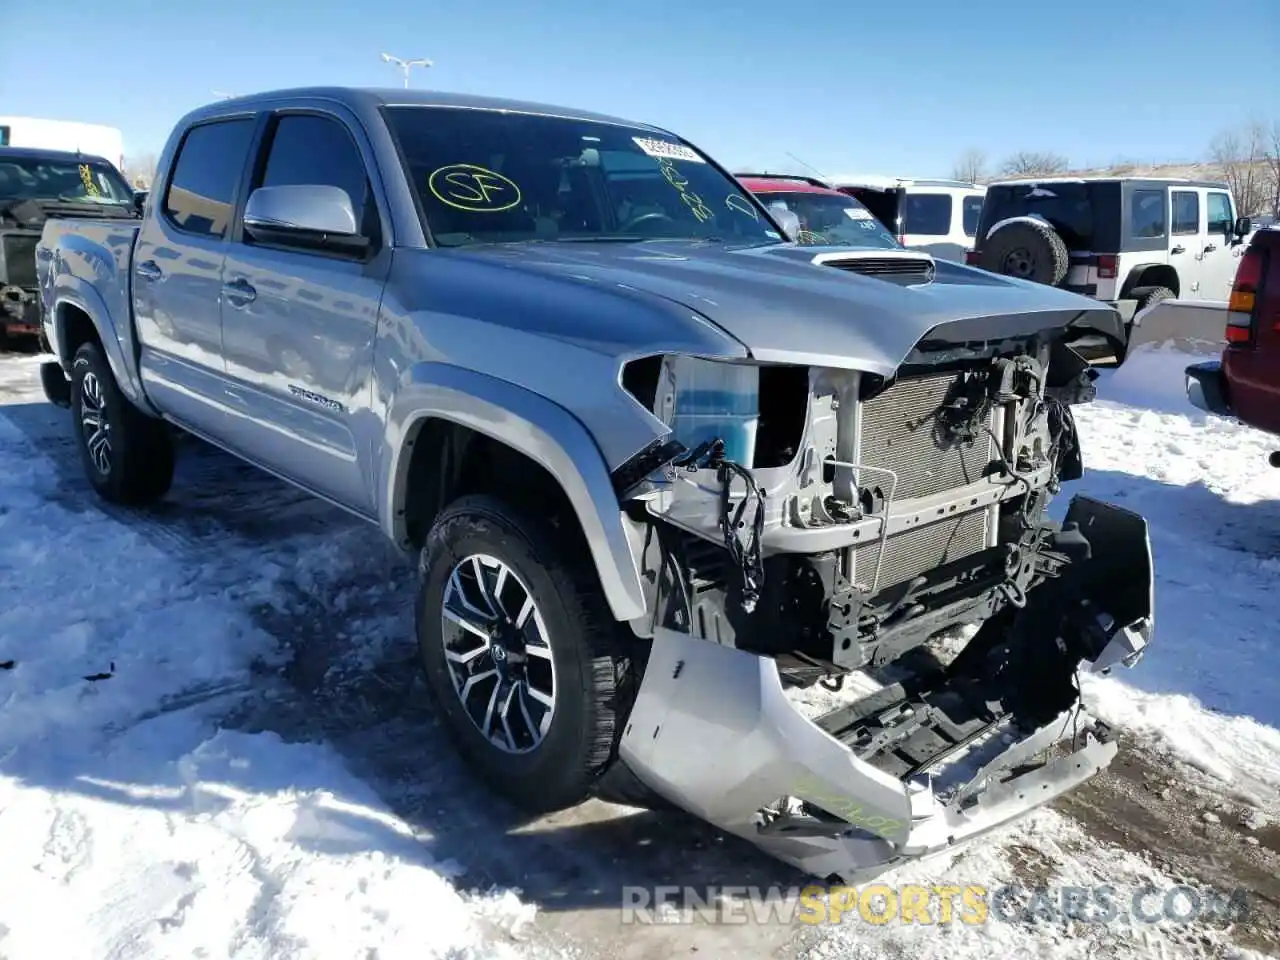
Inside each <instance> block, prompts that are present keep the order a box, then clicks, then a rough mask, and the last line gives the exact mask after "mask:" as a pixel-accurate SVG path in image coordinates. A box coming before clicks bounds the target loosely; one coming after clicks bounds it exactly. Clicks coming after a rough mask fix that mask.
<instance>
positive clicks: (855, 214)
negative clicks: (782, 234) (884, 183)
mask: <svg viewBox="0 0 1280 960" xmlns="http://www.w3.org/2000/svg"><path fill="white" fill-rule="evenodd" d="M759 196H760V199H761V200H763V201H764V202H765V204H767V205H768V206H773V205H774V204H781V205H783V206H785V207H786V208H787V209H788V210H790V211H791V212H792V213H794V214H795V215H796V216H797V217H799V218H800V230H801V233H800V235H799V236H798V237H797V238H796V242H797V243H800V244H804V245H806V246H836V247H878V248H880V249H894V250H900V249H902V247H901V245H900V244H899V243H898V240H897V238H896V237H895V236H894V235H893V234H892V233H890V232H889V231H888V230H886V229H885V228H884V224H882V223H881V222H880V221H879V220H877V219H876V218H875V217H873V216H872V215H871V211H870V210H868V209H867V208H866V207H864V206H863V205H862V204H860V203H859V202H858V201H857V200H855V199H853V197H849V196H845V195H837V194H833V193H809V192H807V191H795V192H790V191H779V192H777V193H772V192H770V193H763V194H760V195H759Z"/></svg>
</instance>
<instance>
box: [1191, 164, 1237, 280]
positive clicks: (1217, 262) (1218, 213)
mask: <svg viewBox="0 0 1280 960" xmlns="http://www.w3.org/2000/svg"><path fill="white" fill-rule="evenodd" d="M1200 193H1202V194H1203V195H1204V204H1205V235H1204V238H1203V243H1202V245H1201V247H1200V250H1201V255H1200V289H1201V293H1200V298H1201V299H1204V300H1226V299H1228V298H1229V297H1230V296H1231V284H1232V283H1233V282H1234V280H1235V276H1236V267H1238V266H1239V265H1240V261H1239V260H1238V259H1237V258H1236V256H1235V250H1234V249H1233V248H1232V246H1231V241H1232V240H1233V239H1234V236H1235V235H1234V232H1233V230H1234V227H1235V222H1236V216H1235V210H1234V209H1233V206H1232V203H1231V194H1230V193H1228V192H1227V191H1225V190H1213V189H1202V190H1201V191H1200Z"/></svg>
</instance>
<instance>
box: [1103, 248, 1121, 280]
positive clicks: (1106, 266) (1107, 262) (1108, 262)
mask: <svg viewBox="0 0 1280 960" xmlns="http://www.w3.org/2000/svg"><path fill="white" fill-rule="evenodd" d="M1119 261H1120V258H1119V257H1117V256H1116V255H1115V254H1113V253H1100V254H1098V279H1099V280H1114V279H1115V278H1116V271H1117V270H1118V269H1119Z"/></svg>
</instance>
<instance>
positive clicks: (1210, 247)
mask: <svg viewBox="0 0 1280 960" xmlns="http://www.w3.org/2000/svg"><path fill="white" fill-rule="evenodd" d="M1217 249H1218V245H1217V244H1216V243H1206V244H1205V245H1204V252H1205V253H1212V252H1213V251H1214V250H1217Z"/></svg>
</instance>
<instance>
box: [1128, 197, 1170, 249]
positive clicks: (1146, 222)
mask: <svg viewBox="0 0 1280 960" xmlns="http://www.w3.org/2000/svg"><path fill="white" fill-rule="evenodd" d="M1164 197H1165V194H1164V191H1163V190H1134V191H1133V197H1132V199H1131V200H1130V202H1129V216H1130V218H1131V220H1132V222H1133V235H1134V236H1135V237H1141V238H1142V239H1144V240H1150V239H1152V238H1155V237H1163V236H1164V235H1165V231H1166V230H1167V229H1168V220H1167V217H1166V216H1165V200H1164Z"/></svg>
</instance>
